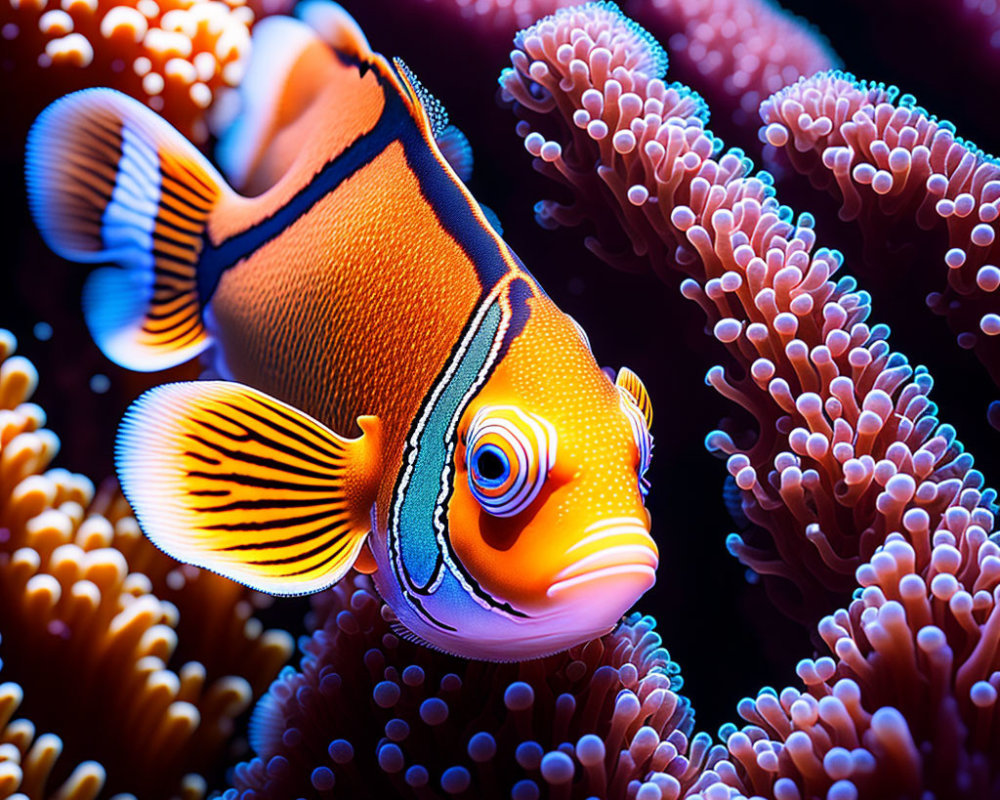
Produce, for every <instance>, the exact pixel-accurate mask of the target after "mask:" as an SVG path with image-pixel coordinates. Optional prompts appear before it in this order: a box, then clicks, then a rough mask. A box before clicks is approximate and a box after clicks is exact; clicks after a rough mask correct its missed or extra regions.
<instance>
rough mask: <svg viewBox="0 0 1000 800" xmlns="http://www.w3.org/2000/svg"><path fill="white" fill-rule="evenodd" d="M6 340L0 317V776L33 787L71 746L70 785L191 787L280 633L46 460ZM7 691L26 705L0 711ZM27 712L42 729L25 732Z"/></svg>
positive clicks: (217, 581)
mask: <svg viewBox="0 0 1000 800" xmlns="http://www.w3.org/2000/svg"><path fill="white" fill-rule="evenodd" d="M15 344H16V343H15V340H14V337H13V336H11V335H10V334H9V333H8V332H6V331H0V608H2V609H3V610H2V612H0V631H2V635H3V642H2V645H0V655H2V656H3V659H4V667H5V673H6V675H7V676H9V677H11V678H13V679H14V680H16V681H17V682H18V683H7V684H4V687H5V688H4V692H5V693H4V698H5V701H4V704H3V711H4V714H5V715H6V717H5V718H4V719H3V720H2V721H3V724H5V725H6V726H7V734H5V735H4V737H3V741H4V742H7V744H4V745H0V751H2V753H3V755H2V757H3V759H4V763H5V764H6V766H4V767H2V768H0V769H2V770H6V772H5V773H4V774H5V778H4V780H5V781H6V784H5V785H6V786H8V788H11V787H12V791H13V790H15V789H16V791H18V792H20V793H21V794H25V795H27V796H28V797H32V798H36V797H42V796H47V795H48V794H50V793H51V792H52V791H54V788H55V787H47V786H46V775H47V771H48V768H49V767H51V765H52V762H53V761H54V759H55V758H56V756H58V755H59V753H60V751H64V758H66V759H67V760H69V761H73V760H77V761H83V763H82V764H81V765H80V767H79V772H78V774H77V773H74V776H73V777H72V778H71V779H70V780H69V782H68V783H67V784H66V786H67V788H66V791H67V792H69V794H70V795H72V796H74V797H79V798H81V800H83V799H84V798H87V797H93V796H95V795H96V794H97V793H98V792H99V791H101V789H102V788H103V787H104V786H105V785H106V786H107V788H108V789H110V790H118V791H128V792H132V793H136V794H141V795H142V796H148V797H167V796H170V793H171V792H181V793H182V794H184V795H185V796H187V797H197V796H199V795H200V794H203V793H204V791H205V788H206V785H205V782H204V780H203V779H202V778H201V776H200V775H199V774H198V771H199V770H201V769H203V768H205V767H206V766H208V765H209V764H210V763H211V759H212V758H213V757H215V756H216V755H217V754H219V753H220V752H221V751H222V749H223V748H224V746H225V744H226V743H227V742H228V740H229V739H230V737H231V735H232V733H233V728H234V720H235V718H236V717H237V716H239V715H240V714H241V713H242V712H243V711H244V710H246V709H247V708H248V707H249V705H250V703H251V702H252V700H253V697H254V691H255V689H256V691H258V692H259V691H260V690H261V689H262V688H263V687H264V686H266V684H267V683H268V681H269V680H270V679H271V677H272V676H273V675H274V674H275V673H276V672H277V670H278V669H279V668H280V666H281V664H282V663H284V661H285V660H287V658H288V656H289V655H290V653H291V647H292V642H291V637H289V636H288V634H286V633H284V632H282V631H263V630H262V626H261V625H260V623H259V621H257V620H256V619H254V618H253V617H252V612H253V610H254V609H253V604H252V597H251V596H250V594H249V593H248V592H246V591H245V590H242V589H239V588H238V587H237V590H236V591H234V590H233V588H232V585H231V584H230V583H229V582H227V581H224V580H223V579H221V578H219V577H218V576H214V575H206V574H198V571H197V570H195V571H194V574H191V568H183V569H177V568H176V565H174V564H173V563H172V562H171V561H170V559H168V558H167V557H166V556H164V555H163V554H162V553H159V552H158V551H157V550H155V548H153V546H152V545H151V544H149V543H148V542H147V541H146V540H145V538H144V537H143V536H142V534H141V533H140V531H139V528H138V526H137V525H136V522H135V519H134V518H133V517H132V516H131V514H130V511H129V509H128V506H127V504H126V503H125V502H124V501H123V500H122V499H121V498H120V495H117V493H116V492H115V491H113V489H112V488H110V487H108V488H106V489H104V490H102V491H100V492H96V493H95V490H94V486H93V484H92V483H91V482H90V481H89V480H88V479H87V478H85V477H83V476H81V475H75V474H71V473H69V472H67V471H66V470H62V469H49V468H48V467H49V464H50V462H51V460H52V458H53V457H54V456H55V454H56V451H57V450H58V447H59V440H58V439H57V438H56V436H55V435H54V434H53V433H52V432H51V431H48V430H46V429H45V428H44V427H43V425H44V424H45V414H44V412H43V411H42V409H41V408H39V407H38V406H37V405H35V404H33V403H31V402H29V398H30V396H31V394H32V392H33V390H34V388H35V385H36V383H37V378H38V376H37V373H36V372H35V369H34V367H33V366H32V365H31V363H30V362H29V361H28V360H27V359H25V358H22V357H20V356H14V355H12V353H13V350H14V346H15ZM167 598H169V599H167ZM18 706H20V708H21V711H22V712H23V713H24V714H25V715H26V717H28V719H22V720H16V721H13V722H9V723H8V722H7V720H9V718H10V716H11V715H12V714H13V712H14V710H15V709H16V708H17V707H18ZM29 719H30V720H31V721H29ZM36 724H37V725H39V726H41V727H42V729H48V730H51V731H53V733H51V734H46V735H44V736H41V737H38V738H37V739H36V738H35V736H34V730H35V725H36ZM96 729H99V730H100V732H101V733H100V736H94V735H93V732H94V731H95V730H96ZM5 748H6V749H5ZM11 748H13V749H11ZM15 751H16V752H15Z"/></svg>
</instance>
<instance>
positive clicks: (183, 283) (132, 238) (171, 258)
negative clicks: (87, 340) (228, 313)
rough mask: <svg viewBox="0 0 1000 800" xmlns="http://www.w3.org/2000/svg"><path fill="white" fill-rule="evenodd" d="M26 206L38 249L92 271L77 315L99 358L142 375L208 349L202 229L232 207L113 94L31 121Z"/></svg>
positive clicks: (205, 170)
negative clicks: (41, 242) (219, 209)
mask: <svg viewBox="0 0 1000 800" xmlns="http://www.w3.org/2000/svg"><path fill="white" fill-rule="evenodd" d="M25 164H26V178H27V187H28V201H29V205H30V208H31V212H32V215H33V216H34V218H35V222H36V223H37V225H38V229H39V230H40V231H41V234H42V237H43V238H44V239H45V241H46V243H47V244H48V245H49V246H50V247H51V248H52V249H53V250H55V252H56V253H58V254H59V255H61V256H63V257H64V258H67V259H69V260H71V261H79V262H83V263H87V264H115V265H116V266H114V267H102V268H101V269H98V270H95V271H94V272H93V273H92V274H91V276H90V278H89V279H88V281H87V285H86V287H85V289H84V298H83V304H84V314H85V316H86V319H87V325H88V327H89V328H90V331H91V333H92V334H93V336H94V340H95V341H96V342H97V344H98V346H99V347H100V348H101V350H102V351H103V352H104V354H105V355H106V356H107V357H108V358H110V359H111V360H112V361H115V362H116V363H118V364H119V365H121V366H123V367H127V368H129V369H134V370H139V371H142V372H149V371H152V370H158V369H166V368H167V367H172V366H175V365H176V364H180V363H183V362H184V361H187V360H189V359H191V358H193V357H195V356H197V355H198V354H199V353H201V352H202V351H203V350H205V348H207V347H208V345H209V344H210V337H209V334H208V332H207V331H206V329H205V326H204V321H203V319H202V308H201V298H200V297H199V291H198V257H199V254H200V253H201V251H202V249H203V246H204V243H205V236H206V228H207V225H208V219H209V217H210V215H211V214H212V211H213V210H214V208H215V207H216V206H217V205H218V204H219V203H220V202H221V201H222V200H224V199H225V198H227V197H233V196H234V195H233V193H232V192H231V190H230V189H229V187H227V186H226V184H225V181H224V180H223V178H222V176H221V175H219V173H218V172H217V171H216V170H215V169H214V168H213V167H212V166H211V164H209V163H208V161H207V160H206V159H205V157H204V156H203V155H202V154H201V153H200V152H198V150H197V148H195V146H194V145H192V144H191V143H190V142H188V141H187V140H186V139H185V138H184V137H183V136H182V135H181V134H180V133H179V132H178V131H177V130H175V129H174V128H172V127H171V126H170V125H169V124H168V123H167V122H166V121H165V120H163V119H162V118H161V117H159V116H158V115H157V114H155V113H154V112H153V111H151V110H150V109H148V108H146V106H144V105H142V103H139V102H138V101H136V100H133V99H132V98H130V97H128V96H126V95H124V94H121V93H120V92H116V91H114V90H112V89H86V90H84V91H81V92H76V93H74V94H71V95H67V96H66V97H63V98H60V99H59V100H57V101H56V102H54V103H53V104H52V105H50V106H49V107H48V108H47V109H46V110H45V111H44V112H42V114H41V115H40V116H39V117H38V119H37V120H36V121H35V124H34V125H33V126H32V128H31V132H30V133H29V135H28V146H27V153H26V156H25Z"/></svg>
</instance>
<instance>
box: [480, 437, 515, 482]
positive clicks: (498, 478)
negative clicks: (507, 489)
mask: <svg viewBox="0 0 1000 800" xmlns="http://www.w3.org/2000/svg"><path fill="white" fill-rule="evenodd" d="M472 471H473V473H474V475H475V478H476V482H477V483H480V484H483V485H491V484H493V485H499V484H501V483H503V482H504V479H505V478H506V477H507V476H508V475H509V474H510V462H509V461H508V460H507V456H506V454H505V453H504V452H503V451H502V450H501V449H500V448H499V447H496V446H495V445H491V444H487V445H483V446H482V447H480V448H479V450H477V451H476V457H475V459H474V463H473V467H472Z"/></svg>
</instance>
